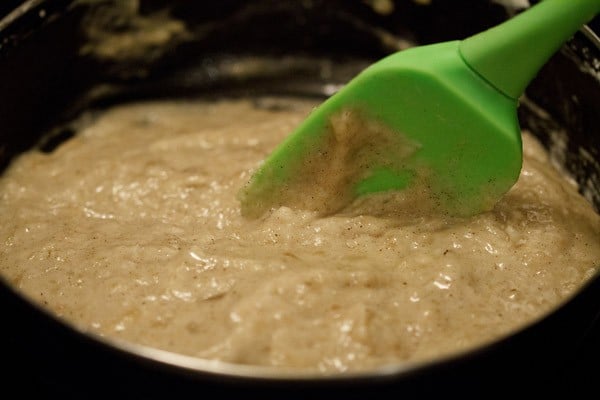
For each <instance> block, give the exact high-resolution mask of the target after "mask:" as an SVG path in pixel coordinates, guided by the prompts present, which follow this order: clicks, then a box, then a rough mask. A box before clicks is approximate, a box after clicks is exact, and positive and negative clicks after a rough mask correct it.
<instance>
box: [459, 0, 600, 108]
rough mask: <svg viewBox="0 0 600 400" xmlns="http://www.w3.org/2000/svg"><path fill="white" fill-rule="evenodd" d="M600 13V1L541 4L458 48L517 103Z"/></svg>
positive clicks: (559, 0)
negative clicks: (544, 68) (545, 67)
mask: <svg viewBox="0 0 600 400" xmlns="http://www.w3.org/2000/svg"><path fill="white" fill-rule="evenodd" d="M598 12H600V0H543V1H541V2H540V3H538V4H536V5H535V6H533V7H531V8H530V9H528V10H526V11H524V12H522V13H521V14H519V15H517V16H516V17H514V18H512V19H510V20H508V21H506V22H504V23H502V24H500V25H498V26H496V27H494V28H491V29H489V30H487V31H484V32H482V33H479V34H477V35H474V36H471V37H469V38H467V39H465V40H463V41H462V42H461V43H460V47H459V48H460V53H461V55H462V57H463V59H464V60H465V62H466V63H467V64H468V65H469V66H470V67H471V68H472V69H474V70H475V71H476V72H477V73H478V74H479V75H481V76H482V77H483V78H485V79H486V80H487V81H488V82H489V83H491V84H492V86H494V87H496V89H498V90H499V91H501V92H503V93H504V94H506V95H507V96H509V97H511V98H514V99H517V98H519V96H521V94H523V92H524V91H525V88H526V87H527V85H528V84H529V83H530V82H531V80H532V79H533V78H534V77H535V75H536V74H537V73H538V71H539V70H540V69H541V68H542V66H543V65H544V64H545V63H546V62H547V61H548V60H549V59H550V57H551V56H552V55H553V54H554V53H555V52H556V51H557V50H558V49H559V48H560V47H561V46H562V44H563V43H565V42H566V41H567V40H568V39H569V38H570V37H571V36H572V35H573V34H574V33H575V32H576V31H577V30H579V29H580V28H581V27H582V26H583V25H584V24H586V23H587V22H589V21H590V20H592V18H593V17H594V16H595V15H596V14H597V13H598Z"/></svg>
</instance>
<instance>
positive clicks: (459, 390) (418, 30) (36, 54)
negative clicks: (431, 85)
mask: <svg viewBox="0 0 600 400" xmlns="http://www.w3.org/2000/svg"><path fill="white" fill-rule="evenodd" d="M14 3H15V4H14V6H15V7H16V8H15V9H14V11H11V12H8V14H7V15H6V16H5V17H4V18H3V19H1V20H0V96H2V101H1V102H0V124H1V129H0V166H1V167H2V168H3V169H4V168H6V166H7V165H8V164H9V162H10V160H11V159H12V158H13V157H14V156H15V155H17V154H19V153H21V152H23V151H25V150H27V149H29V148H32V147H33V146H41V148H42V150H43V151H46V152H51V151H52V150H53V149H54V148H56V146H58V145H59V144H60V143H61V142H63V141H64V140H67V139H68V138H70V137H72V136H73V134H74V132H75V131H74V127H73V126H72V124H70V121H72V120H73V119H74V118H75V117H76V116H77V115H79V114H80V113H81V112H82V111H83V110H101V109H103V108H105V107H107V106H109V105H111V104H115V103H118V102H121V101H125V100H131V99H146V98H209V99H212V98H217V97H220V96H247V95H254V94H276V95H294V96H303V97H314V98H317V99H323V98H325V97H327V96H328V95H330V94H331V93H333V92H334V91H335V90H337V89H338V88H339V87H340V85H343V84H344V83H345V82H347V80H348V79H349V78H351V77H352V76H354V75H355V74H356V73H357V72H358V71H360V70H361V69H362V68H364V67H365V66H366V65H368V64H369V63H371V62H373V61H375V60H377V59H379V58H381V57H383V56H385V55H386V54H389V53H391V52H393V51H398V50H401V49H404V48H406V47H409V46H413V45H415V44H427V43H433V42H439V41H443V40H452V39H461V38H464V37H467V36H468V35H471V34H474V33H476V32H479V31H481V30H483V29H485V28H487V27H490V26H493V25H495V24H497V23H499V22H501V21H503V20H505V19H506V18H508V17H510V16H511V15H513V14H514V13H516V12H519V11H520V10H521V9H522V7H524V6H526V5H527V3H528V2H527V1H499V0H498V1H483V0H482V1H473V0H471V1H467V0H464V1H453V2H448V1H442V0H439V1H436V0H430V1H423V0H422V1H416V0H414V1H410V0H398V1H391V0H389V1H388V0H364V1H341V0H339V1H338V0H328V1H326V0H303V1H269V0H259V1H253V2H244V1H235V0H227V1H222V2H194V1H191V0H190V1H184V0H179V1H159V0H140V1H135V0H122V1H119V0H114V1H110V0H87V1H84V0H71V1H69V0H55V1H44V0H29V1H25V2H22V3H20V4H18V7H17V2H14ZM7 4H8V3H7ZM1 11H8V7H7V8H6V10H3V9H1ZM596 24H597V22H596V21H594V22H592V23H591V24H590V26H596ZM599 69H600V41H599V40H598V37H597V36H596V35H595V34H594V32H593V30H592V29H591V28H589V27H585V28H584V29H582V30H581V31H580V32H578V33H577V34H576V35H575V37H574V38H573V39H572V40H571V41H569V42H568V43H567V44H565V46H563V47H562V49H561V50H560V52H559V53H557V54H556V55H555V56H554V57H553V58H552V60H551V61H550V62H549V63H548V64H547V65H546V66H545V67H544V69H543V70H542V71H541V72H540V74H539V75H538V77H537V78H536V79H535V80H534V82H532V84H531V85H530V87H529V88H528V89H527V92H526V96H524V97H523V99H522V101H521V105H520V108H519V118H520V122H521V124H522V126H523V127H524V128H526V129H528V130H530V131H531V132H533V133H534V134H535V135H536V136H537V137H538V138H540V140H541V141H542V142H543V144H544V145H545V146H546V147H547V148H548V149H549V151H550V153H551V155H552V157H553V159H554V160H555V161H556V163H557V164H558V165H560V166H561V167H562V168H564V169H565V170H566V171H568V173H569V174H570V175H571V176H572V177H573V179H575V180H576V181H577V182H578V183H579V184H580V186H581V192H582V193H583V194H584V195H585V196H586V198H587V199H588V200H589V202H590V203H591V204H593V206H594V207H595V208H596V210H600V132H599V131H598V126H599V123H600V113H599V112H598V111H599V109H598V105H599V104H600V82H599V78H600V75H599ZM599 245H600V244H599ZM0 307H2V314H1V315H2V329H1V332H2V333H1V339H2V341H1V343H2V347H3V349H4V351H3V362H4V366H5V368H4V371H8V372H4V376H3V382H4V385H5V388H6V389H5V390H8V388H10V387H12V388H14V389H16V390H18V391H19V392H21V393H24V394H32V395H38V396H42V395H60V396H63V397H67V398H68V397H73V398H110V397H115V396H118V397H124V396H136V397H139V398H163V397H166V396H169V397H172V396H189V395H196V396H202V395H208V394H213V393H214V394H216V395H226V396H233V395H236V396H262V397H263V398H264V397H278V398H282V397H284V396H285V397H287V398H290V397H291V398H295V397H298V398H306V397H307V396H323V397H324V396H339V397H346V398H355V397H356V398H358V397H364V396H370V395H377V396H381V397H385V396H389V397H392V396H394V397H398V396H404V395H412V396H426V395H446V396H449V395H460V396H463V397H466V396H484V395H485V396H493V395H515V394H519V393H521V394H523V393H525V392H531V393H536V394H537V395H541V394H546V393H554V394H555V393H559V392H564V393H568V394H571V395H573V394H574V393H577V392H579V391H580V392H581V393H583V392H584V391H585V390H588V388H589V387H591V386H590V384H591V381H592V378H593V375H594V370H597V368H598V365H599V362H598V361H597V360H598V359H600V358H599V357H600V277H599V276H596V277H594V278H593V279H591V280H590V281H589V283H588V284H587V285H586V286H585V287H582V288H581V289H580V290H578V291H577V293H576V295H575V296H574V297H572V298H571V299H570V300H569V301H568V302H566V303H564V304H562V305H561V306H560V307H558V308H557V309H555V310H554V311H553V312H552V313H550V314H548V315H545V316H543V318H540V319H538V320H536V321H534V322H533V323H531V324H529V325H528V326H526V327H524V328H523V329H522V330H519V331H517V332H514V333H513V334H511V335H510V336H508V337H505V338H502V339H500V340H498V341H496V342H494V343H492V344H489V345H486V346H484V347H481V348H477V349H474V350H471V351H468V352H465V353H460V354H458V355H455V356H452V357H445V358H439V359H436V360H434V361H432V362H428V363H425V364H419V365H410V366H407V365H396V366H393V367H386V368H382V369H378V370H374V371H372V372H365V373H357V374H350V375H339V376H333V377H332V376H328V377H325V376H315V375H308V374H307V375H302V374H300V375H293V376H290V375H286V374H280V373H278V372H277V371H276V370H271V369H261V368H254V367H248V366H239V365H228V364H215V363H211V362H207V361H205V360H199V359H194V358H190V357H186V356H182V355H177V354H172V353H168V352H165V351H160V350H156V349H151V348H146V347H142V346H139V345H136V344H130V343H120V342H116V341H112V340H110V339H106V338H100V337H97V336H94V335H91V334H88V333H85V332H82V331H80V330H78V329H76V328H74V327H73V326H71V325H69V324H68V323H65V322H64V321H61V320H58V319H57V318H55V317H53V316H52V315H51V314H49V313H48V312H47V311H45V310H44V309H42V308H40V307H38V306H37V305H35V304H33V303H32V302H30V301H29V300H28V299H27V298H26V297H24V296H23V295H22V294H21V293H19V291H18V290H17V289H15V288H14V287H11V286H10V284H9V283H8V282H6V281H5V280H2V279H0ZM594 365H595V369H594ZM214 394H213V395H214Z"/></svg>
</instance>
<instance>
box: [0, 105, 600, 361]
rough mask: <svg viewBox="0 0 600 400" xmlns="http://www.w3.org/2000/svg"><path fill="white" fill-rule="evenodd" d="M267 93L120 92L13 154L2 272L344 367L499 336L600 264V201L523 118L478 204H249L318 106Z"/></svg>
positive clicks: (104, 316) (181, 327) (132, 327)
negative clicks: (508, 170)
mask: <svg viewBox="0 0 600 400" xmlns="http://www.w3.org/2000/svg"><path fill="white" fill-rule="evenodd" d="M255 104H259V105H261V106H260V107H255V106H253V103H252V102H250V101H245V100H239V101H237V100H236V101H230V102H215V103H212V104H206V103H202V102H154V103H143V104H132V105H124V106H121V107H117V108H114V109H112V110H109V111H108V112H106V113H104V114H103V115H101V116H100V117H99V118H98V119H97V120H95V121H93V122H92V123H90V124H89V125H88V126H87V127H85V128H83V129H82V130H81V132H80V133H79V135H77V136H76V137H75V138H74V139H72V140H69V141H68V142H66V143H64V144H63V145H61V146H60V147H59V148H58V149H57V150H56V151H54V152H53V153H51V154H44V153H41V152H36V151H33V152H30V153H27V154H25V155H23V156H21V157H20V158H19V159H17V160H16V161H15V162H14V163H13V165H12V166H11V168H10V169H9V170H8V171H6V173H5V174H4V176H3V177H2V179H1V180H0V220H1V221H2V223H1V224H0V272H1V275H2V277H3V278H4V279H5V280H7V281H8V282H9V283H10V284H12V285H14V286H15V287H17V288H19V289H20V290H22V291H23V292H24V293H25V294H27V295H28V296H30V297H31V298H32V299H34V300H35V301H37V302H39V303H40V304H43V305H45V306H46V307H48V308H49V309H50V310H52V311H53V312H55V313H56V314H58V315H59V316H60V317H62V318H64V319H65V320H67V321H69V322H71V323H73V324H75V325H77V326H78V327H80V328H82V329H85V330H88V331H93V332H96V333H99V334H101V335H105V336H107V337H117V338H121V339H125V340H128V341H131V342H137V343H141V344H144V345H148V346H151V347H157V348H161V349H166V350H170V351H173V352H178V353H183V354H188V355H192V356H198V357H203V358H210V359H219V360H224V361H229V362H233V363H244V364H257V365H267V366H276V367H291V368H300V369H301V370H312V371H315V370H316V371H320V372H323V373H337V372H345V371H358V370H367V369H369V368H373V367H377V366H381V365H385V364H388V363H398V362H404V361H424V360H427V359H429V358H432V357H437V356H439V355H444V354H449V353H453V352H457V351H460V350H463V349H467V348H471V347H473V346H477V345H479V344H481V343H484V342H487V341H489V340H492V339H494V338H497V337H500V336H503V335H505V334H507V333H509V332H510V331H512V330H513V329H515V328H517V327H519V326H522V325H523V324H526V323H529V322H531V321H532V320H535V319H537V318H540V317H541V316H542V315H544V314H545V313H547V312H549V311H550V310H552V309H553V308H554V307H556V306H557V305H558V304H560V303H561V302H562V301H564V300H565V299H567V298H568V297H569V296H570V295H572V294H573V293H574V291H575V290H577V289H578V288H579V287H580V286H581V285H582V284H583V283H584V282H585V281H586V280H588V279H589V278H591V277H592V276H593V275H594V274H595V273H596V271H597V269H598V267H599V266H600V216H598V214H596V213H594V211H593V210H592V209H591V207H590V206H589V205H588V203H586V202H585V201H584V199H583V198H581V197H580V196H579V195H578V194H577V192H576V188H575V187H574V186H573V185H572V184H571V183H569V182H568V181H566V180H565V179H563V178H562V177H561V176H560V175H559V174H558V173H557V172H556V171H555V170H554V169H553V168H552V167H551V166H550V164H549V162H548V160H547V157H546V155H545V153H544V151H543V150H542V148H541V146H539V144H537V143H536V142H535V141H534V140H533V139H532V138H531V137H530V136H527V135H526V136H525V137H524V143H525V160H524V168H523V172H522V175H521V177H520V180H519V182H518V183H517V184H516V186H515V187H514V188H513V189H512V190H511V191H510V192H509V193H508V194H507V195H506V196H505V197H504V198H503V199H502V200H501V201H500V203H499V204H497V206H496V207H495V209H494V210H493V211H492V212H488V213H485V214H481V215H478V216H475V217H473V218H470V219H458V218H447V217H446V218H442V217H439V216H436V217H423V216H422V215H421V216H415V215H414V214H413V213H411V208H410V204H408V206H407V204H404V205H403V206H402V207H401V206H398V204H401V203H402V202H401V201H400V202H395V201H394V199H393V198H392V199H391V200H392V201H391V202H390V197H381V196H377V197H376V198H373V199H361V200H360V201H358V202H356V203H355V204H353V205H352V206H350V207H349V208H346V209H344V210H342V211H341V212H338V213H336V214H334V215H332V216H322V217H319V216H317V213H315V212H313V211H300V210H292V209H290V208H286V207H282V208H279V209H277V210H274V211H272V212H269V213H267V214H266V215H264V216H263V217H261V218H258V219H245V218H243V217H242V216H241V215H240V207H239V202H238V200H237V198H236V194H237V193H238V191H239V189H240V188H241V187H242V186H243V185H244V183H245V182H246V181H247V180H248V179H249V177H250V174H251V172H252V170H253V169H254V168H255V167H256V166H257V165H258V163H259V162H260V160H262V159H264V157H265V156H266V155H267V154H268V153H269V152H270V151H271V150H272V149H273V148H274V147H275V146H276V145H277V144H278V143H279V142H280V141H281V140H282V138H283V137H284V136H285V135H286V134H287V133H289V132H291V131H292V130H293V128H294V127H295V126H296V125H297V124H298V123H299V122H300V121H301V120H302V119H303V118H304V117H305V116H306V115H307V113H308V112H309V111H310V109H311V107H313V106H314V104H312V103H310V102H299V101H293V102H292V101H287V100H281V101H277V102H276V104H277V107H269V105H270V104H271V100H269V99H260V100H257V101H255ZM282 105H283V106H282ZM299 195H300V194H299Z"/></svg>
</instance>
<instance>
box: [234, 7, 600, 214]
mask: <svg viewBox="0 0 600 400" xmlns="http://www.w3.org/2000/svg"><path fill="white" fill-rule="evenodd" d="M599 11H600V0H544V1H542V2H540V3H538V4H537V5H535V6H533V7H531V8H530V9H528V10H527V11H524V12H522V13H520V14H519V15H517V16H516V17H514V18H512V19H510V20H508V21H506V22H504V23H502V24H500V25H498V26H496V27H494V28H492V29H489V30H487V31H485V32H482V33H479V34H477V35H475V36H472V37H469V38H467V39H465V40H462V41H450V42H444V43H438V44H433V45H426V46H420V47H415V48H411V49H408V50H404V51H400V52H398V53H395V54H392V55H390V56H388V57H386V58H384V59H382V60H381V61H378V62H377V63H375V64H373V65H371V66H370V67H368V68H367V69H365V70H364V71H363V72H361V73H360V74H359V75H358V76H356V77H355V78H354V79H353V80H352V81H350V82H349V83H348V84H347V85H346V86H344V88H342V89H341V90H340V91H339V92H337V93H336V94H334V95H333V96H331V97H330V98H329V99H327V100H326V101H325V102H323V103H322V104H321V105H320V106H319V107H317V108H316V109H314V110H313V111H312V112H311V113H310V115H309V116H308V117H307V118H306V119H305V120H304V121H303V122H302V123H301V124H300V125H299V126H298V127H297V128H296V129H295V130H294V131H293V132H292V133H291V134H290V135H289V136H288V137H287V138H286V139H285V140H284V141H283V142H282V143H281V144H280V145H279V146H278V147H277V148H276V149H275V150H274V151H273V152H272V153H271V154H270V155H269V156H268V157H267V158H266V159H265V160H264V161H263V163H262V164H261V165H260V166H259V167H258V169H257V170H256V171H255V172H254V174H253V175H252V177H251V179H250V181H249V182H248V184H247V185H246V186H245V187H244V188H242V190H241V191H240V194H239V198H240V200H241V206H242V207H241V209H242V213H243V214H244V215H246V216H255V217H256V216H260V215H262V214H263V213H265V212H266V211H268V210H269V209H272V208H274V207H278V206H282V205H285V206H290V207H302V208H308V209H314V210H316V211H319V212H321V213H328V212H333V211H336V210H337V209H340V208H343V207H344V206H345V205H347V204H348V203H349V202H351V201H353V199H355V198H356V197H358V196H363V195H367V194H373V193H379V192H388V191H408V190H411V189H414V188H419V190H422V191H426V192H427V193H428V199H430V200H432V202H433V203H434V204H435V205H436V206H438V207H439V209H440V210H442V211H443V212H446V213H449V214H453V215H461V216H464V215H472V214H476V213H479V212H482V211H485V210H488V209H490V208H491V207H493V205H494V204H495V203H496V202H497V201H498V200H499V199H500V197H501V196H502V195H503V194H505V193H506V192H507V191H508V190H509V189H510V188H511V187H512V185H514V183H515V182H516V180H517V178H518V176H519V173H520V170H521V164H522V149H521V130H520V127H519V123H518V119H517V107H518V98H519V97H520V96H521V94H522V93H523V92H524V90H525V88H526V87H527V85H528V84H529V82H530V81H531V80H532V79H533V78H534V77H535V75H536V74H537V72H538V71H539V70H540V69H541V67H542V66H543V65H544V64H545V63H546V62H547V61H548V59H549V58H550V57H551V56H552V55H553V54H554V53H555V52H556V51H557V50H558V49H559V48H560V46H561V45H562V44H563V43H564V42H565V41H567V40H568V39H569V37H570V36H572V35H573V34H574V33H575V32H576V31H577V30H578V29H579V28H580V27H581V26H582V25H584V24H585V23H586V22H588V21H590V20H591V19H592V18H593V17H594V15H596V14H597V13H598V12H599Z"/></svg>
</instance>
